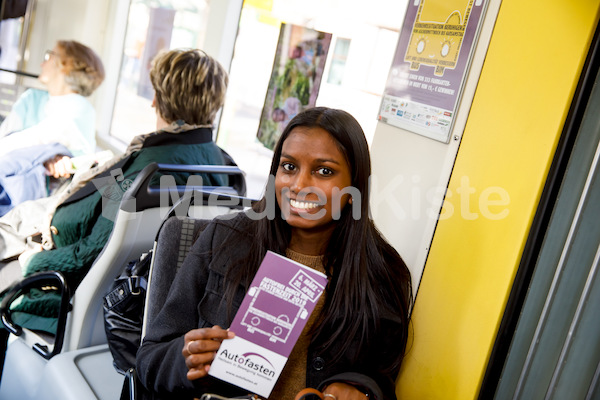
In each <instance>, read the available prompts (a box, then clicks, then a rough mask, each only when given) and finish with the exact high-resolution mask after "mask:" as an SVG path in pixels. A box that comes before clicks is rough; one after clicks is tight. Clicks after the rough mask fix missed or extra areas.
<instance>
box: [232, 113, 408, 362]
mask: <svg viewBox="0 0 600 400" xmlns="http://www.w3.org/2000/svg"><path fill="white" fill-rule="evenodd" d="M296 127H320V128H322V129H324V130H325V131H327V132H329V134H331V136H332V137H333V138H335V140H336V142H337V144H338V146H339V148H340V150H341V151H342V153H343V154H344V155H345V156H346V159H347V161H348V164H349V165H350V168H351V174H352V186H353V187H354V188H356V189H358V190H359V191H360V195H361V199H360V207H361V210H360V211H361V213H360V215H361V217H360V218H359V219H355V218H353V216H352V210H351V209H352V207H350V206H346V207H344V208H343V210H342V213H341V216H340V219H339V221H338V222H337V225H336V228H335V229H334V231H333V233H332V235H331V238H330V240H329V243H328V245H327V248H326V252H325V255H324V261H323V263H324V267H325V270H326V271H327V273H328V274H329V275H330V283H329V286H328V288H327V292H326V298H325V304H324V307H323V311H322V313H321V316H320V320H319V321H318V323H317V326H316V328H315V330H314V332H313V342H315V341H316V343H320V346H322V350H327V349H329V348H331V346H332V345H333V344H334V343H336V344H338V345H339V342H341V343H343V344H345V345H347V346H350V344H351V342H352V341H354V340H358V348H359V349H360V348H362V347H363V346H362V345H363V344H367V343H370V342H371V341H374V340H378V338H376V337H373V335H374V334H375V333H376V332H379V333H381V332H380V330H379V329H378V328H379V322H380V321H381V320H383V319H390V318H391V319H393V320H395V322H397V323H398V325H400V326H401V327H402V328H401V332H393V334H395V335H399V337H394V340H397V342H396V343H398V344H399V346H398V347H399V348H400V349H401V351H400V354H398V355H397V357H395V358H394V359H393V360H392V362H391V364H392V365H389V366H388V367H389V368H390V370H397V368H398V367H399V366H400V363H401V362H402V358H403V355H404V349H405V347H406V342H407V336H408V321H409V313H410V305H411V302H412V290H411V279H410V272H409V270H408V268H407V267H406V264H405V263H404V261H403V260H402V258H401V257H400V255H399V254H398V253H397V252H396V251H395V250H394V248H393V247H392V246H391V245H390V244H389V243H388V242H387V241H386V240H385V239H384V238H383V237H382V235H381V234H380V233H379V231H378V230H377V229H376V227H375V225H374V224H373V221H372V220H371V218H370V217H369V177H370V176H371V159H370V156H369V147H368V144H367V141H366V139H365V135H364V133H363V131H362V128H361V127H360V125H359V124H358V122H357V121H356V120H355V119H354V117H352V116H351V115H350V114H348V113H347V112H345V111H342V110H336V109H330V108H325V107H315V108H310V109H308V110H306V111H303V112H302V113H300V114H298V115H297V116H296V117H294V118H293V119H292V120H291V121H290V123H289V124H288V125H287V127H286V128H285V130H284V131H283V133H282V135H281V137H280V138H279V141H278V142H277V145H276V146H275V149H274V154H273V160H272V164H271V171H270V176H272V177H274V176H275V175H276V173H277V169H278V168H279V162H280V158H281V152H282V147H283V142H284V141H285V140H286V138H287V137H288V136H289V134H290V133H291V132H292V131H293V130H294V128H296ZM269 196H272V198H271V199H270V200H268V198H269ZM274 198H275V193H274V188H273V185H268V187H267V190H266V191H265V195H264V196H263V198H262V199H261V200H260V201H259V202H257V203H256V204H255V206H254V207H253V208H254V211H256V212H259V213H260V212H263V211H264V210H265V208H266V207H267V205H268V202H269V201H271V204H272V203H275V218H266V217H265V218H262V219H260V220H258V221H256V222H255V224H256V232H254V233H255V236H254V240H253V246H252V249H251V251H250V256H249V259H246V260H244V262H242V263H240V264H237V265H235V267H233V268H231V269H230V271H229V275H230V277H231V278H232V279H233V282H234V283H235V284H234V285H230V287H228V292H229V293H230V294H233V292H234V291H235V289H236V287H237V286H238V285H239V284H242V285H244V286H245V287H246V288H248V286H249V285H250V283H251V281H252V278H253V277H254V275H255V274H256V271H257V269H258V266H259V265H260V263H261V261H262V259H263V257H264V256H265V253H266V251H267V250H271V251H273V252H276V253H279V254H282V255H285V250H286V249H287V247H288V244H289V241H290V236H291V230H290V227H289V225H288V224H287V222H286V221H285V220H283V219H282V218H281V210H280V208H279V206H278V205H277V204H276V201H274ZM357 200H358V199H354V203H356V202H357ZM354 205H355V204H353V206H354ZM228 297H229V298H231V297H232V296H228ZM390 316H391V317H390ZM390 333H392V332H390ZM354 345H356V343H354ZM345 347H346V346H344V347H342V348H345ZM359 353H360V352H358V353H357V356H358V354H359Z"/></svg>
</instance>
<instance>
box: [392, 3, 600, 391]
mask: <svg viewBox="0 0 600 400" xmlns="http://www.w3.org/2000/svg"><path fill="white" fill-rule="evenodd" d="M599 8H600V4H599V2H598V1H574V2H572V1H564V0H504V1H502V3H501V6H500V11H499V14H498V18H497V21H496V25H495V28H494V32H493V35H492V38H491V42H490V44H489V48H488V53H487V56H486V59H485V63H484V66H483V70H482V73H481V76H480V80H479V83H478V86H477V91H476V93H475V97H474V101H473V104H472V107H471V111H470V114H469V118H468V121H467V125H466V128H465V132H464V135H463V138H462V142H461V145H460V149H459V152H458V156H457V159H456V163H455V168H454V170H453V172H452V176H451V178H450V182H449V186H448V188H449V191H448V193H449V197H447V199H446V205H445V212H446V214H445V216H446V217H447V218H445V219H442V220H441V221H440V222H439V224H438V227H437V229H436V232H435V236H434V238H433V242H432V246H431V251H430V254H429V257H428V260H427V264H426V266H425V270H424V274H423V278H422V281H421V285H420V287H419V291H418V294H417V299H416V303H415V307H414V312H413V329H414V342H413V343H412V347H411V348H410V349H409V352H408V353H407V355H406V358H405V363H404V365H403V368H402V371H401V373H400V376H399V379H398V384H397V393H398V397H399V399H402V400H406V399H415V400H416V399H419V400H423V399H444V400H451V399H457V400H458V399H460V400H465V399H475V398H477V396H478V392H479V387H480V385H481V380H482V379H483V375H484V373H485V369H486V366H487V363H488V358H489V355H490V352H491V349H492V346H493V344H494V340H495V336H496V332H497V329H498V326H499V323H500V321H501V319H502V315H503V312H504V307H505V304H506V300H507V297H508V295H509V293H510V289H511V286H512V282H513V278H514V276H515V273H516V270H517V267H518V265H519V261H520V258H521V254H522V251H523V247H524V244H525V241H526V238H527V234H528V231H529V227H530V225H531V221H532V219H533V216H534V214H535V211H536V207H537V204H538V201H539V197H540V194H541V191H542V189H543V186H544V182H545V179H546V175H547V173H548V169H549V166H550V163H551V161H552V157H553V154H554V151H555V148H556V145H557V143H558V139H559V137H560V134H561V130H562V128H563V124H564V121H565V118H566V115H567V113H568V109H569V106H570V103H571V100H572V97H573V94H574V91H575V88H576V86H577V82H578V79H579V75H580V71H581V68H582V66H583V63H584V61H585V57H586V55H587V52H588V48H589V45H590V42H591V38H592V36H593V33H594V30H595V28H596V24H597V20H598V11H599ZM490 191H491V192H492V194H491V195H490V197H489V198H490V200H494V201H497V202H499V203H500V204H498V205H495V206H491V207H489V211H490V212H491V216H492V217H494V216H502V215H503V214H501V213H505V214H506V213H507V215H506V216H504V217H503V218H486V217H485V216H484V213H483V212H482V208H481V207H480V204H479V200H480V199H481V198H482V196H483V197H485V195H486V193H489V192H490ZM500 193H502V194H500ZM502 195H504V196H508V198H509V199H510V201H509V202H508V204H506V203H502V201H503V200H502ZM505 200H506V199H505ZM448 203H450V204H448ZM484 203H485V202H484ZM484 206H485V204H484ZM449 211H452V212H451V213H450V212H449ZM488 215H489V214H488Z"/></svg>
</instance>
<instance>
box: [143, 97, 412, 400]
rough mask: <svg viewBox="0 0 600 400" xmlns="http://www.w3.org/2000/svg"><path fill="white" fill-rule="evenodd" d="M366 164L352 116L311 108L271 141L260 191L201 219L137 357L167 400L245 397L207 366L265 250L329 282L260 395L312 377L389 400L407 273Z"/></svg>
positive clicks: (329, 390)
mask: <svg viewBox="0 0 600 400" xmlns="http://www.w3.org/2000/svg"><path fill="white" fill-rule="evenodd" d="M370 173H371V161H370V157H369V150H368V145H367V141H366V139H365V135H364V133H363V131H362V129H361V127H360V125H359V124H358V122H357V121H356V120H355V119H354V118H353V117H352V116H351V115H350V114H348V113H346V112H344V111H341V110H335V109H330V108H324V107H316V108H311V109H308V110H306V111H303V112H301V113H300V114H298V115H297V116H296V117H295V118H293V119H292V120H291V121H290V123H289V124H288V125H287V127H286V128H285V130H284V132H283V133H282V135H281V137H280V139H279V141H278V143H277V145H276V146H275V149H274V154H273V160H272V163H271V176H272V177H274V179H271V181H272V183H271V184H269V185H268V187H267V190H266V191H265V195H264V196H263V198H262V199H261V200H260V201H259V202H257V203H256V204H255V205H254V207H253V209H252V210H249V211H246V212H242V213H239V214H237V215H236V216H235V217H234V218H228V219H216V220H214V221H213V222H212V223H211V224H209V226H208V227H207V228H206V229H205V230H204V231H203V233H202V234H201V236H200V237H199V238H198V240H197V241H196V242H195V243H194V245H193V247H192V249H191V251H190V253H189V255H188V257H187V258H186V260H185V261H184V263H183V265H182V266H181V268H180V270H179V271H180V272H178V274H177V277H176V280H175V281H174V283H173V285H172V287H171V292H170V293H169V297H168V300H167V302H166V303H165V306H164V307H163V309H162V310H161V312H160V313H159V314H158V316H157V318H156V319H155V320H154V321H148V329H147V334H146V337H145V339H144V342H143V344H142V347H141V348H140V350H139V352H138V356H137V370H138V372H139V376H140V379H141V381H142V383H143V384H144V385H145V386H146V387H147V388H148V389H149V390H151V391H154V392H157V393H156V394H158V395H159V396H165V397H166V398H172V397H173V395H177V396H178V398H193V397H199V396H200V395H201V394H202V393H205V392H209V393H217V394H220V395H224V396H239V395H243V394H247V393H244V392H245V391H244V390H242V389H239V388H235V387H233V386H230V385H226V384H224V383H223V382H221V381H218V380H216V379H214V378H212V377H210V376H209V375H208V371H209V369H210V365H211V363H212V361H213V359H214V357H215V352H216V351H217V350H218V349H219V347H220V344H221V342H222V341H223V340H226V339H229V338H232V337H233V336H234V335H235V332H231V331H228V330H225V329H223V328H227V327H229V326H230V325H231V321H232V319H233V316H234V315H235V313H236V311H237V308H238V307H239V302H238V300H239V299H241V298H242V297H243V296H244V293H245V292H246V291H247V290H248V288H249V285H250V283H251V281H252V279H253V277H254V276H255V274H256V272H257V270H258V267H259V265H260V263H261V261H262V259H263V258H264V256H265V254H266V252H267V251H268V250H269V251H272V252H275V253H278V254H281V255H284V256H286V257H288V258H291V259H292V260H294V261H297V262H300V263H303V264H305V265H307V266H308V267H310V268H313V269H316V270H318V271H320V272H323V273H325V274H326V275H327V277H328V281H329V282H328V285H327V287H326V289H325V294H324V296H323V297H321V299H320V300H319V302H318V303H317V304H316V306H315V309H314V311H313V313H312V314H311V316H310V317H309V320H308V322H307V324H306V327H305V328H304V331H303V332H302V334H301V336H300V338H299V340H298V342H297V343H296V345H295V346H294V349H293V350H292V353H291V354H290V357H289V359H288V361H287V363H286V366H285V368H284V370H283V372H282V374H281V375H280V377H279V380H278V381H277V383H276V385H275V387H274V389H273V391H272V392H271V394H270V396H269V398H270V399H291V398H294V397H295V395H296V393H298V392H299V391H300V390H301V389H303V388H304V387H306V386H309V387H313V388H318V389H319V390H322V391H323V393H324V394H325V395H328V396H327V397H332V398H335V397H337V398H338V399H350V400H364V399H365V398H370V399H378V400H383V399H386V400H388V399H395V398H396V396H395V392H394V380H395V378H396V376H397V374H398V371H399V369H400V365H401V363H402V360H403V357H404V351H405V347H406V341H407V336H408V320H409V308H410V304H411V299H412V293H411V279H410V273H409V271H408V268H407V267H406V265H405V264H404V261H403V260H402V258H401V257H400V255H399V254H398V253H397V252H396V251H395V250H394V249H393V248H392V247H391V246H390V245H389V243H388V242H387V241H386V240H385V239H384V238H383V237H382V236H381V235H380V234H379V232H378V231H377V229H376V228H375V225H374V224H373V221H372V220H371V219H370V218H369V212H368V211H369V210H368V208H369V206H368V203H369V202H368V198H369V192H368V181H369V176H370ZM274 192H275V193H274ZM273 198H276V199H277V201H276V202H273ZM269 207H274V208H275V210H274V212H272V213H271V212H265V210H266V209H267V208H269Z"/></svg>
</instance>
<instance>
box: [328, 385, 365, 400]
mask: <svg viewBox="0 0 600 400" xmlns="http://www.w3.org/2000/svg"><path fill="white" fill-rule="evenodd" d="M323 396H324V400H366V399H368V398H369V396H367V395H366V394H365V393H364V392H361V391H360V390H358V389H357V388H355V387H354V386H351V385H348V384H346V383H343V382H334V383H330V384H329V385H327V386H326V387H325V389H323Z"/></svg>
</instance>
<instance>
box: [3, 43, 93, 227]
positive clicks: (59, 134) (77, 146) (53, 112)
mask: <svg viewBox="0 0 600 400" xmlns="http://www.w3.org/2000/svg"><path fill="white" fill-rule="evenodd" d="M103 80H104V67H103V65H102V61H101V60H100V57H98V55H97V54H96V53H95V52H94V51H93V50H92V49H90V48H89V47H87V46H85V45H83V44H81V43H79V42H76V41H74V40H59V41H58V42H57V43H56V45H55V46H54V48H53V49H52V50H48V51H46V53H45V55H44V61H43V62H42V72H41V73H40V75H39V77H38V81H39V82H40V83H42V84H43V85H44V87H45V88H46V90H41V89H28V90H26V91H25V92H24V93H23V94H22V95H21V96H20V97H19V99H18V100H17V101H16V102H15V104H14V105H13V107H12V108H11V112H10V114H9V115H8V116H7V117H6V119H5V120H4V121H2V125H0V216H2V215H4V214H6V213H7V212H8V211H9V210H11V209H12V208H13V207H15V206H16V205H17V204H20V203H22V202H24V201H27V200H35V199H38V198H41V197H46V196H47V195H48V194H49V193H51V192H53V190H55V188H54V186H57V187H60V185H59V184H60V183H61V182H52V184H50V182H49V181H48V179H47V177H48V176H51V177H54V178H68V177H70V175H71V173H72V172H73V168H72V161H71V157H73V156H81V155H88V154H92V153H94V152H95V151H96V130H95V129H96V128H95V126H96V111H95V110H94V107H93V106H92V104H91V103H90V102H89V101H88V99H87V97H88V96H90V95H91V94H92V93H93V92H94V91H95V90H96V88H98V86H99V85H100V84H101V83H102V81H103Z"/></svg>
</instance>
